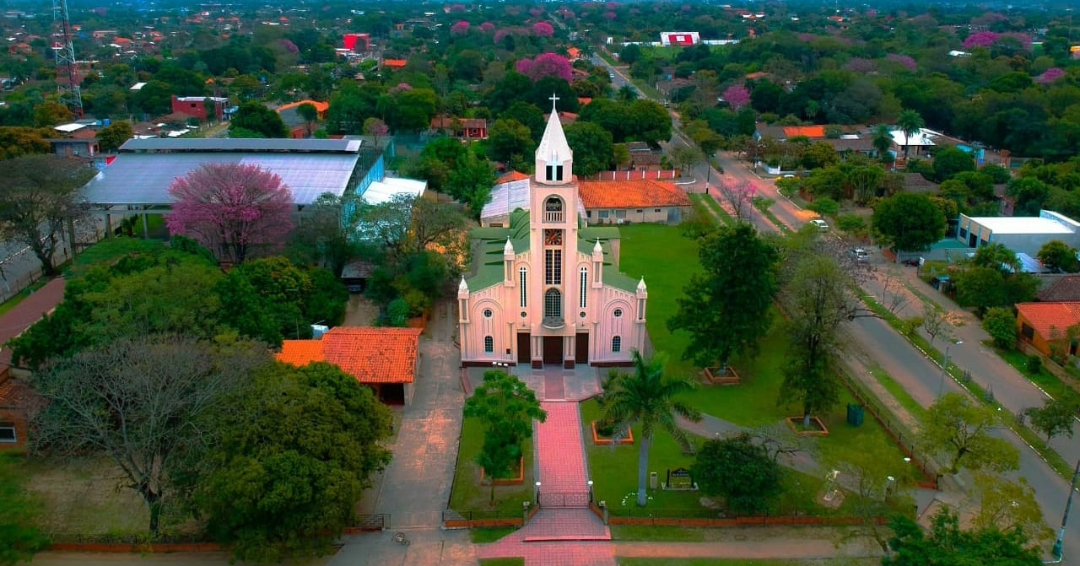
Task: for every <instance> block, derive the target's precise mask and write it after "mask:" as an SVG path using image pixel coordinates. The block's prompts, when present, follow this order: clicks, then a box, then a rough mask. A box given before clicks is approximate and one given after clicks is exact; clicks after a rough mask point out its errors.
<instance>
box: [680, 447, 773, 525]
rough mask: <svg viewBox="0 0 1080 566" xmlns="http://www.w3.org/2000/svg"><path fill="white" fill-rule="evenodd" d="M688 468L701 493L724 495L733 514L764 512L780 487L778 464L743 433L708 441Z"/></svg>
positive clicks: (767, 452)
mask: <svg viewBox="0 0 1080 566" xmlns="http://www.w3.org/2000/svg"><path fill="white" fill-rule="evenodd" d="M690 470H691V472H692V474H693V477H694V482H695V483H697V484H698V485H699V486H700V487H701V491H702V493H704V494H706V495H719V496H721V497H723V498H724V500H725V501H726V502H727V505H728V508H730V509H731V510H732V511H734V512H736V513H742V514H750V513H755V512H759V511H763V510H765V509H767V508H768V505H769V501H770V500H771V499H773V498H774V497H776V496H777V495H779V494H780V492H781V491H782V490H783V487H782V485H781V483H780V480H781V479H782V477H783V473H782V472H781V470H780V464H778V463H777V462H776V461H774V460H773V459H772V458H771V457H770V456H769V450H768V448H766V447H765V446H764V445H762V444H759V443H755V442H754V438H753V437H751V436H750V434H749V433H745V432H744V433H741V434H739V435H736V436H732V437H728V438H722V439H714V440H709V441H707V442H706V443H705V445H704V446H702V448H701V451H700V452H698V453H697V456H695V459H694V465H693V466H692V467H691V468H690Z"/></svg>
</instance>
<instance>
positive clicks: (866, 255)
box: [851, 248, 870, 261]
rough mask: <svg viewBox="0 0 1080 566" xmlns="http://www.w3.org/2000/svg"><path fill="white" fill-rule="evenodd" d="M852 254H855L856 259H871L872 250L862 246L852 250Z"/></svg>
mask: <svg viewBox="0 0 1080 566" xmlns="http://www.w3.org/2000/svg"><path fill="white" fill-rule="evenodd" d="M851 254H852V255H854V256H855V261H870V252H868V251H866V250H864V249H862V248H855V249H853V250H851Z"/></svg>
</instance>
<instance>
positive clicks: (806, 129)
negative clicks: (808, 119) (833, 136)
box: [784, 126, 825, 139]
mask: <svg viewBox="0 0 1080 566" xmlns="http://www.w3.org/2000/svg"><path fill="white" fill-rule="evenodd" d="M784 135H786V136H787V137H788V139H791V138H795V137H799V136H806V137H808V138H810V139H814V138H823V137H825V126H784Z"/></svg>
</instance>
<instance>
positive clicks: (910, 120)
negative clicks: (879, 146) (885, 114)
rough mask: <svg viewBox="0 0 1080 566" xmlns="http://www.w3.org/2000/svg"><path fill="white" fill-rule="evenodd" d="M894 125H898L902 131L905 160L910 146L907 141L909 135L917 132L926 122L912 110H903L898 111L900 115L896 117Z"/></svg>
mask: <svg viewBox="0 0 1080 566" xmlns="http://www.w3.org/2000/svg"><path fill="white" fill-rule="evenodd" d="M896 125H897V126H900V130H901V131H903V132H904V161H907V158H908V150H909V149H911V146H910V145H909V144H908V142H909V141H910V139H911V136H913V135H915V134H917V133H919V131H920V130H922V128H923V126H925V125H926V122H923V119H922V116H919V113H918V112H916V111H914V110H904V111H903V112H901V113H900V116H899V117H897V118H896Z"/></svg>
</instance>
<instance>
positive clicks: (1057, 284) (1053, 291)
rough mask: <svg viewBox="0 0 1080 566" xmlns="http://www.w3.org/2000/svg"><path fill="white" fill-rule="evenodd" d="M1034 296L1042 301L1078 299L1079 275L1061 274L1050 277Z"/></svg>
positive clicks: (1079, 294)
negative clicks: (1056, 276)
mask: <svg viewBox="0 0 1080 566" xmlns="http://www.w3.org/2000/svg"><path fill="white" fill-rule="evenodd" d="M1040 279H1043V281H1045V280H1046V279H1045V278H1040ZM1036 297H1037V299H1038V300H1039V301H1042V302H1062V301H1080V275H1062V276H1061V277H1058V278H1056V279H1052V280H1051V281H1050V282H1049V283H1047V284H1046V286H1045V287H1043V288H1042V289H1039V293H1038V294H1037V295H1036Z"/></svg>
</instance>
